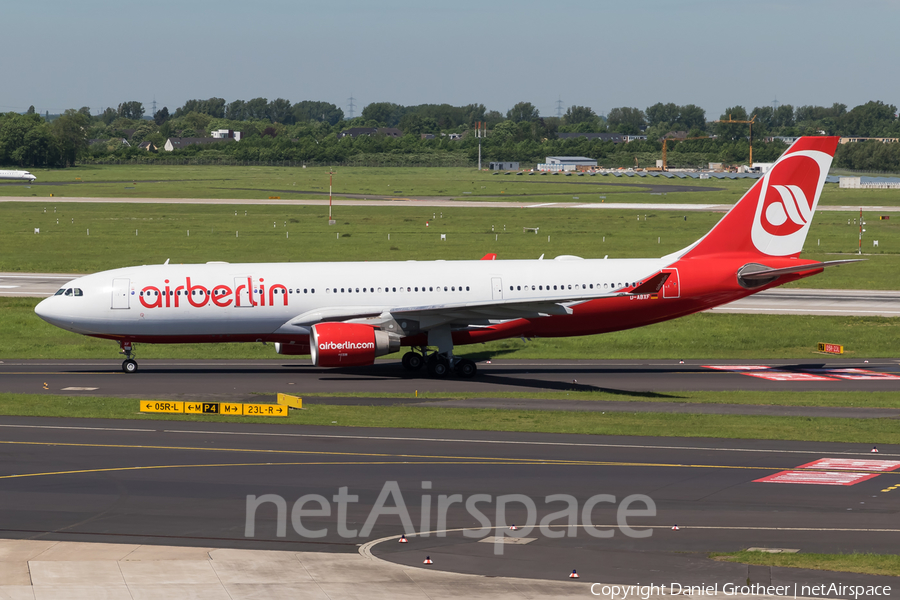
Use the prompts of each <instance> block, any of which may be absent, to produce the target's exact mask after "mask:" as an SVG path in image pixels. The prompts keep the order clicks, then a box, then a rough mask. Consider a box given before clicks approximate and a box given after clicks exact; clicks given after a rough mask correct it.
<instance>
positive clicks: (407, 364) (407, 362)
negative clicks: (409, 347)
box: [403, 352, 425, 371]
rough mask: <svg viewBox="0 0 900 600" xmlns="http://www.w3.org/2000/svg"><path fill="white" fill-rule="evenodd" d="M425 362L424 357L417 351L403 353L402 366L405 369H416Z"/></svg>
mask: <svg viewBox="0 0 900 600" xmlns="http://www.w3.org/2000/svg"><path fill="white" fill-rule="evenodd" d="M424 364H425V359H424V358H422V355H421V354H419V353H418V352H407V353H406V354H404V355H403V368H404V369H406V370H407V371H418V370H419V369H421V368H422V365H424Z"/></svg>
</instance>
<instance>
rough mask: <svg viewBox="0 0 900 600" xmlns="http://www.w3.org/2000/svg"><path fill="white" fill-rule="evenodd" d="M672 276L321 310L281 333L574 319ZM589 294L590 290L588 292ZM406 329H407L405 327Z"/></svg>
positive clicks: (648, 291) (658, 286)
mask: <svg viewBox="0 0 900 600" xmlns="http://www.w3.org/2000/svg"><path fill="white" fill-rule="evenodd" d="M668 277H669V273H662V272H660V273H656V274H655V275H653V276H652V277H650V278H648V279H646V280H644V281H643V282H641V283H639V284H638V285H637V286H633V287H630V288H622V289H619V290H615V291H606V292H599V291H596V292H595V291H591V293H585V294H579V295H577V296H573V295H567V296H552V297H542V298H533V299H527V298H526V299H523V298H516V299H501V300H485V301H481V302H448V303H445V304H433V305H422V306H416V305H411V306H377V305H373V306H340V307H333V308H319V309H315V310H311V311H309V312H306V313H303V314H301V315H298V316H296V317H294V318H293V319H291V320H290V321H288V322H287V323H285V324H284V325H283V326H282V328H281V329H280V331H284V330H285V329H288V330H290V329H292V328H297V327H311V326H312V325H315V324H316V323H322V322H329V321H330V322H346V321H355V322H368V323H371V324H373V325H376V326H377V325H379V324H380V323H387V322H390V321H397V320H402V321H413V322H416V327H417V328H418V330H419V331H427V330H428V329H431V328H433V327H437V326H439V325H446V324H448V323H452V324H454V325H460V326H464V325H471V324H480V323H486V322H488V321H492V320H510V319H525V318H532V319H533V318H540V317H548V316H551V315H570V314H572V312H573V311H572V307H574V306H577V305H578V304H581V303H583V302H588V301H590V300H599V299H603V298H616V297H619V296H633V295H640V294H655V293H657V292H659V290H660V289H662V286H663V284H664V283H665V282H666V279H667V278H668ZM585 291H587V290H585ZM404 329H405V327H404Z"/></svg>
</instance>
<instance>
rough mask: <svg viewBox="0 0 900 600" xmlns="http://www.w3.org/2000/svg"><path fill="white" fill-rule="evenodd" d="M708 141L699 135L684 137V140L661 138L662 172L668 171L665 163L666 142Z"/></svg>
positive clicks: (667, 164) (704, 136) (707, 137)
mask: <svg viewBox="0 0 900 600" xmlns="http://www.w3.org/2000/svg"><path fill="white" fill-rule="evenodd" d="M706 139H709V136H708V135H700V136H697V137H685V138H663V141H662V143H663V148H662V150H663V153H662V154H663V155H662V170H663V171H668V170H669V163H668V162H666V142H683V141H684V140H706Z"/></svg>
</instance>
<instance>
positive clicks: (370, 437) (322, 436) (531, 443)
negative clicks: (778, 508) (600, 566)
mask: <svg viewBox="0 0 900 600" xmlns="http://www.w3.org/2000/svg"><path fill="white" fill-rule="evenodd" d="M0 427H9V428H19V429H73V430H85V431H132V432H142V433H156V432H157V431H158V430H157V429H137V428H135V429H131V428H127V427H63V426H58V425H5V424H0ZM163 433H191V434H198V435H235V436H241V435H243V436H260V437H292V438H320V439H338V440H370V441H388V442H442V443H451V444H507V445H522V446H559V447H574V448H632V449H636V450H701V451H705V452H751V453H760V454H815V455H822V454H825V453H826V452H823V451H822V450H772V449H761V448H717V447H710V446H655V445H650V444H645V445H640V444H596V443H583V442H539V441H532V440H478V439H462V438H460V439H453V438H422V437H390V436H374V435H329V434H321V433H266V432H256V431H204V430H191V429H164V430H163ZM827 454H831V455H835V456H857V455H868V454H869V450H860V451H859V452H827ZM881 456H885V457H888V456H891V457H894V456H896V457H900V454H889V453H882V454H881Z"/></svg>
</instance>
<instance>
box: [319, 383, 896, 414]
mask: <svg viewBox="0 0 900 600" xmlns="http://www.w3.org/2000/svg"><path fill="white" fill-rule="evenodd" d="M575 387H576V386H573V389H572V390H570V391H566V392H554V391H549V390H548V391H543V392H537V393H535V392H460V393H456V392H453V393H447V392H421V393H418V394H417V395H414V394H409V393H397V394H393V393H367V392H347V393H345V392H333V393H319V392H317V393H315V394H303V395H302V396H303V397H304V398H322V399H327V398H330V397H331V398H335V397H338V398H348V397H350V398H373V399H378V398H413V397H415V398H418V399H419V400H420V401H422V402H427V401H430V400H431V401H433V400H457V399H459V400H468V399H479V398H504V399H517V398H522V399H534V400H544V401H546V402H547V403H548V404H552V402H553V401H554V400H580V401H584V402H603V401H606V402H609V401H616V402H661V403H665V402H677V403H679V404H744V405H756V406H837V407H865V408H898V409H900V395H898V394H897V393H896V392H787V391H766V392H759V391H746V390H732V391H690V392H632V391H627V390H601V391H578V390H577V389H574V388H575Z"/></svg>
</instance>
